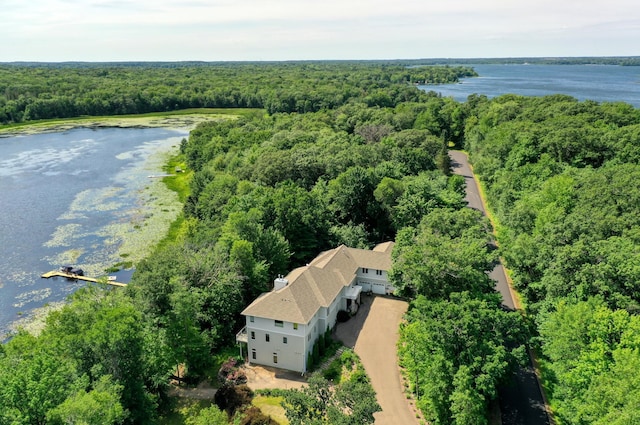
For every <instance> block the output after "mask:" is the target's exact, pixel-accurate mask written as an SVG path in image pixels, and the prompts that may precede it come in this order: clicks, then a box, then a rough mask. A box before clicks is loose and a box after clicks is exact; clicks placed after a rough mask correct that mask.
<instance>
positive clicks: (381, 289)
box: [371, 283, 387, 295]
mask: <svg viewBox="0 0 640 425" xmlns="http://www.w3.org/2000/svg"><path fill="white" fill-rule="evenodd" d="M371 291H372V292H373V293H374V294H380V295H385V294H386V293H387V285H385V284H384V283H374V284H373V285H372V287H371Z"/></svg>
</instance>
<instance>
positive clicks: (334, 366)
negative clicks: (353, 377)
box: [322, 359, 342, 384]
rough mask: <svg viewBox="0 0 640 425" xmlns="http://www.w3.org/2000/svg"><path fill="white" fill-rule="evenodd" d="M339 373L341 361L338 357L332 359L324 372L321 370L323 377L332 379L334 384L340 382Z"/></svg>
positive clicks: (340, 371)
mask: <svg viewBox="0 0 640 425" xmlns="http://www.w3.org/2000/svg"><path fill="white" fill-rule="evenodd" d="M341 375H342V361H341V360H340V359H335V360H334V361H332V362H331V364H330V365H329V367H327V368H326V369H325V370H324V372H322V376H324V379H326V380H328V381H333V382H334V383H336V384H337V383H339V382H340V376H341Z"/></svg>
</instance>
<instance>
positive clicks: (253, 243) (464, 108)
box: [0, 63, 640, 425]
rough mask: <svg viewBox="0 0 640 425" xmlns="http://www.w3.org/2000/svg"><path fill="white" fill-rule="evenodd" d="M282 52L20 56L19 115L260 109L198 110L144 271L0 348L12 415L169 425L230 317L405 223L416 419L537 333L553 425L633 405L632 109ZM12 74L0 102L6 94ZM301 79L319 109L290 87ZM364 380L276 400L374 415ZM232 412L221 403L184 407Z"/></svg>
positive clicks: (228, 329) (294, 413)
mask: <svg viewBox="0 0 640 425" xmlns="http://www.w3.org/2000/svg"><path fill="white" fill-rule="evenodd" d="M271 66H274V65H270V64H265V65H264V68H262V66H260V65H259V64H247V65H245V66H241V67H239V68H236V67H234V66H230V65H228V66H223V67H221V68H216V69H215V73H214V70H213V68H211V67H209V66H202V67H201V66H195V65H193V66H192V65H189V67H184V66H182V65H180V66H176V67H175V68H177V69H179V70H180V72H179V73H178V74H172V72H173V70H174V69H173V68H172V67H161V66H159V67H157V69H152V70H149V69H147V67H146V65H144V64H143V65H141V66H140V72H141V73H140V74H137V72H138V69H137V67H127V66H122V67H112V68H102V67H97V66H96V67H71V68H69V69H67V68H66V67H61V68H54V69H53V70H52V72H51V76H50V77H49V78H47V79H44V77H43V76H44V75H45V74H47V73H48V72H49V70H47V69H45V68H42V67H40V68H38V67H35V68H34V69H31V67H26V68H24V69H27V71H28V72H25V75H24V77H23V78H24V80H22V81H24V83H25V84H24V85H23V86H22V88H20V87H19V88H16V89H15V90H16V91H15V93H16V95H15V99H12V100H9V99H8V98H7V100H6V101H5V103H4V104H2V102H1V101H0V105H4V106H3V107H4V111H5V117H7V119H6V120H5V121H6V122H11V123H16V122H19V121H23V120H25V119H27V118H28V119H36V118H35V116H32V115H31V112H29V111H31V109H29V110H27V108H26V107H27V105H30V104H35V103H37V102H38V101H39V100H38V99H40V100H43V99H46V98H47V97H49V98H51V99H58V100H60V99H62V98H65V97H67V98H69V99H76V97H77V98H78V99H89V98H91V95H90V93H97V92H100V93H103V95H104V96H107V94H106V93H116V92H118V90H122V94H123V95H125V94H126V96H125V97H122V98H121V99H124V98H127V99H130V97H127V96H129V95H131V94H132V93H136V94H137V95H138V96H140V97H141V98H143V99H146V100H145V101H146V102H150V101H151V98H152V96H150V94H151V93H153V92H156V93H159V94H158V97H156V99H158V101H157V103H154V104H155V105H157V107H158V108H160V107H162V108H169V109H173V108H176V109H179V108H182V107H187V106H190V107H191V106H211V105H216V104H211V105H196V104H188V105H187V104H183V103H180V104H178V103H174V102H173V101H170V102H169V103H163V102H165V100H166V99H169V98H170V96H169V94H171V96H173V95H174V94H176V93H184V94H185V97H184V99H195V98H198V95H195V94H194V93H200V94H202V95H203V96H204V93H209V94H211V93H214V92H217V91H221V92H223V91H225V90H229V91H230V93H236V92H235V91H234V90H238V92H237V93H240V92H242V93H249V92H250V91H251V90H254V92H253V93H254V95H255V98H254V99H256V100H255V103H253V104H251V106H252V107H262V108H264V112H257V113H255V114H246V115H244V116H242V117H240V118H237V119H229V120H218V121H215V122H208V123H203V124H200V125H199V126H198V127H197V128H195V129H194V130H193V131H192V132H191V134H190V136H189V138H188V139H184V140H183V141H182V143H181V146H180V152H179V156H178V157H177V158H176V160H177V161H181V162H182V163H183V164H184V167H183V168H184V169H185V170H187V175H188V178H189V187H188V190H187V192H188V193H186V196H185V198H184V210H183V213H182V217H181V218H180V226H181V227H180V231H179V232H177V234H178V236H177V237H175V239H174V240H172V241H169V242H167V243H163V244H161V245H160V246H159V247H158V249H157V250H156V251H155V252H154V254H153V255H151V256H150V257H149V258H147V259H146V260H144V261H143V262H141V263H140V264H138V265H137V266H136V272H135V274H134V277H133V281H132V283H131V284H130V285H129V286H128V287H127V288H126V290H124V291H105V290H103V289H102V288H99V287H88V288H86V289H83V290H80V291H78V292H77V293H75V294H74V295H73V296H72V297H71V300H70V302H69V303H68V304H67V305H66V306H65V307H64V308H63V309H62V310H61V311H59V312H55V313H53V314H51V315H50V317H49V318H48V321H47V326H46V328H45V330H44V331H43V332H42V334H40V335H39V336H32V335H29V334H26V333H19V334H17V335H15V336H14V337H13V338H12V339H11V341H10V342H8V343H7V344H4V345H2V346H0V424H5V423H7V424H36V423H37V424H42V423H51V424H63V423H74V421H75V423H91V424H93V423H100V424H108V423H111V424H120V423H136V424H137V423H141V424H142V423H157V422H158V421H159V420H160V418H162V417H163V415H164V414H165V413H166V412H167V411H168V410H170V409H171V408H172V407H171V398H170V397H169V396H168V382H169V379H170V378H171V377H174V378H175V377H176V375H178V377H179V378H180V379H181V380H183V381H184V382H187V383H196V382H199V381H200V380H202V379H215V375H216V374H217V373H218V370H217V368H216V366H217V365H216V355H217V354H218V353H223V352H225V350H226V349H227V348H228V347H229V346H231V345H232V344H233V342H234V336H235V332H236V331H237V330H238V329H239V328H240V327H241V326H242V322H241V316H240V312H241V311H242V310H243V309H244V307H245V306H246V305H247V304H248V303H249V302H250V301H251V300H253V299H254V298H255V297H256V296H257V295H259V294H260V293H262V292H264V291H266V290H269V288H270V286H269V285H270V282H271V281H272V279H273V277H274V276H277V275H278V274H286V273H287V272H288V271H289V270H291V269H292V268H293V267H296V266H299V265H301V264H305V263H306V262H307V261H308V260H310V259H311V258H313V257H314V256H315V255H316V254H317V253H318V252H320V251H322V250H325V249H329V248H333V247H335V246H337V245H339V244H345V245H348V246H352V247H362V248H367V247H371V246H373V245H375V244H376V243H378V242H382V241H386V240H395V241H396V247H395V249H394V252H393V267H392V271H391V273H390V275H391V279H392V280H393V283H394V285H395V287H396V288H397V290H398V291H397V295H398V296H401V297H404V298H405V299H407V300H408V301H409V303H410V307H409V311H408V313H407V316H406V321H405V323H404V324H403V325H402V327H401V329H400V343H399V346H398V355H399V359H400V364H401V367H402V369H403V371H404V374H405V376H406V378H407V379H408V381H409V384H410V386H409V389H408V390H409V391H410V392H411V393H412V395H413V397H414V398H415V399H416V403H417V406H418V407H419V408H420V410H421V412H422V414H423V416H424V418H425V419H426V420H427V421H429V422H430V423H433V424H457V425H462V424H483V423H488V422H487V421H488V409H489V405H490V403H491V402H492V401H494V400H495V399H496V397H497V396H498V391H497V389H498V388H499V387H500V386H501V385H502V384H504V383H505V382H507V381H508V380H509V378H510V376H511V374H512V372H513V371H514V369H515V368H516V367H517V366H518V365H519V364H521V363H522V362H523V361H524V360H525V359H526V348H527V347H531V348H533V349H534V350H535V351H536V352H537V353H538V355H539V357H540V361H541V364H542V367H543V377H544V385H545V388H546V390H547V393H548V394H547V395H548V396H549V398H550V402H551V405H552V408H553V410H554V413H555V415H556V417H557V419H558V420H559V422H560V423H567V424H605V423H614V424H616V423H617V424H627V423H635V422H638V421H639V420H640V416H639V415H640V413H638V412H640V405H639V404H638V403H639V400H640V376H639V375H638V374H637V370H638V367H639V366H640V320H639V319H638V312H639V311H640V309H639V305H638V303H639V301H640V287H639V286H638V285H639V283H638V282H640V280H639V279H638V278H639V277H640V276H639V274H640V249H639V248H638V246H639V245H638V243H639V242H640V227H639V226H640V222H638V220H640V219H639V218H638V217H640V214H639V211H638V209H639V207H638V206H639V205H640V199H638V198H639V197H640V192H639V191H638V190H637V188H638V185H637V183H636V182H637V179H636V178H635V177H636V175H640V168H639V167H640V165H639V164H638V161H639V160H640V112H639V111H638V110H636V109H634V108H633V107H631V106H629V105H626V104H622V103H603V104H598V103H595V102H591V101H584V102H579V101H577V100H575V99H573V98H571V97H568V96H562V95H556V96H548V97H543V98H527V97H521V96H514V95H506V96H501V97H498V98H495V99H492V100H490V99H487V98H486V97H484V96H477V95H473V96H470V97H469V99H468V100H467V101H466V102H464V103H459V102H456V101H454V100H452V99H448V98H441V97H439V96H438V95H436V94H435V93H433V92H431V93H425V92H424V91H421V90H419V89H418V88H417V87H415V84H413V83H415V82H417V81H418V80H420V79H427V78H429V79H431V78H432V77H431V76H433V75H441V74H440V73H441V72H442V73H445V74H442V75H448V73H450V72H452V70H453V68H448V67H447V68H440V67H436V68H431V67H421V68H406V69H404V68H402V67H399V66H397V65H394V66H390V65H386V64H362V63H355V64H344V63H338V64H322V65H318V64H280V65H277V66H278V68H277V69H278V70H279V71H278V73H277V74H274V73H273V70H274V69H275V68H271ZM333 66H335V68H333ZM7 69H8V68H6V67H4V68H0V71H3V72H10V71H12V69H13V68H10V69H9V71H7ZM16 69H17V68H16ZM20 69H22V68H20ZM187 69H190V71H188V72H187ZM403 72H406V74H405V73H403ZM414 72H415V74H413V73H414ZM456 72H457V71H456ZM460 72H462V71H460ZM464 72H465V73H466V72H468V71H467V70H465V71H464ZM38 73H40V74H41V75H40V76H38ZM217 73H219V74H221V75H222V76H223V77H220V76H215V77H214V76H213V74H217ZM127 74H128V75H129V77H126V78H129V79H130V81H131V83H130V84H129V85H128V86H127V87H125V86H124V85H123V81H126V79H125V77H124V75H127ZM187 74H189V77H187ZM454 74H455V73H454ZM65 75H66V76H67V77H68V84H69V86H73V88H72V89H70V90H71V92H69V93H70V94H66V93H64V92H63V91H60V92H55V90H53V89H52V87H56V86H55V84H53V83H52V81H56V79H58V80H60V79H63V78H64V76H65ZM110 75H113V78H111V77H110ZM142 75H144V76H145V78H141V77H140V76H142ZM154 75H155V76H154ZM172 75H173V76H174V77H171V76H172ZM455 75H458V76H459V75H462V74H455ZM139 77H140V78H139ZM3 78H4V77H3ZM3 78H0V85H2V84H5V86H3V91H0V93H2V92H4V93H5V98H6V94H7V93H8V92H11V90H13V89H12V88H11V84H9V83H8V82H3V81H7V80H5V79H3ZM21 78H22V77H21ZM216 78H220V79H217V80H216ZM448 78H451V77H448ZM160 80H162V81H163V83H162V84H161V83H160V82H159V81H160ZM198 81H200V83H199V84H196V82H198ZM243 81H244V82H245V83H246V82H247V81H252V82H253V81H255V82H257V81H260V84H251V83H249V84H243V83H242V82H243ZM74 82H75V83H74ZM81 82H82V83H81ZM154 84H155V85H154ZM165 84H166V85H165ZM145 87H146V89H145V90H146V91H145V90H142V88H145ZM76 90H77V91H76ZM187 93H189V94H190V95H189V96H187V95H186V94H187ZM296 93H298V94H299V95H300V96H302V97H300V98H297V97H296V96H297V94H296ZM191 94H193V96H191ZM165 95H166V97H165ZM269 96H271V97H269ZM107 97H108V96H107ZM205 97H206V96H204V97H202V98H205ZM232 97H233V96H232ZM311 97H314V99H315V100H314V101H312V102H311V104H310V105H312V106H309V109H305V108H306V106H304V105H306V104H307V103H305V102H306V101H300V102H298V100H296V99H303V98H304V99H310V98H311ZM96 98H99V96H98V97H96ZM275 98H278V99H280V100H282V99H285V98H286V99H289V100H290V102H289V101H286V102H284V104H286V105H288V106H287V107H285V108H284V109H282V110H281V109H278V108H279V107H280V106H282V105H284V104H283V103H281V102H280V100H279V101H278V102H280V103H278V102H276V103H269V102H270V101H269V100H268V99H275ZM18 99H23V101H24V109H23V110H22V115H21V116H20V117H19V118H20V119H14V118H12V117H13V115H9V114H7V112H6V111H8V109H7V105H8V104H9V103H10V102H13V103H12V105H14V106H15V105H17V103H16V102H17V101H18ZM163 99H164V100H163ZM237 99H245V98H244V97H242V96H240V97H238V98H236V100H237ZM292 99H293V100H292ZM74 102H75V100H74ZM172 102H173V105H172ZM261 102H266V103H261ZM45 103H46V102H45ZM125 103H126V102H125ZM52 104H56V103H55V102H52ZM160 105H162V106H160ZM270 105H271V106H273V105H280V106H277V107H275V108H272V107H270ZM220 106H222V105H220ZM224 106H225V107H242V106H249V105H248V104H242V103H231V104H226V105H224ZM11 107H13V106H11ZM288 107H291V109H287V108H288ZM298 108H300V109H298ZM71 110H73V109H70V111H71ZM15 111H18V110H15ZM73 111H74V112H73V113H74V114H79V112H78V110H73ZM105 111H110V112H98V113H99V114H104V113H133V112H142V111H130V110H126V111H125V110H116V109H108V108H107V109H106V110H105ZM27 112H29V114H28V115H27ZM60 114H62V113H60ZM18 115H19V114H18ZM18 115H16V118H17V117H18ZM25 116H26V117H25ZM54 116H55V114H54ZM59 116H65V115H59ZM451 147H454V148H459V149H465V150H467V151H468V152H469V154H470V158H471V160H472V162H473V165H474V169H475V172H476V173H477V175H478V176H479V178H480V179H481V181H482V184H483V186H484V188H485V192H486V195H487V200H488V203H489V207H490V209H491V211H492V212H493V215H494V218H495V220H494V223H495V230H496V233H497V239H498V242H499V246H500V248H499V250H498V251H496V250H495V249H493V247H494V240H493V238H494V236H493V234H492V230H493V229H492V225H491V223H490V222H489V221H488V220H487V219H485V218H483V217H482V216H481V214H480V213H478V212H477V211H475V210H472V209H469V208H466V206H465V205H466V204H465V201H464V179H463V178H462V177H460V176H454V175H451V173H450V163H449V157H448V155H447V150H448V149H449V148H451ZM498 256H500V257H502V258H504V260H505V261H506V263H507V266H508V267H509V268H510V270H511V274H512V278H513V282H514V285H515V287H516V289H517V290H518V291H519V293H520V295H521V297H522V302H523V304H524V307H525V311H524V313H525V314H521V313H520V312H513V311H507V310H505V309H503V308H502V307H501V305H500V304H501V303H500V298H499V295H498V294H497V293H496V292H495V291H494V289H493V282H492V281H491V280H490V279H489V277H488V275H487V271H489V270H490V269H491V268H492V267H493V264H494V263H495V261H497V258H498ZM116 319H117V320H116ZM365 383H366V379H365V378H362V379H360V380H357V381H354V382H352V383H351V384H350V385H345V389H344V391H346V393H345V392H343V390H340V391H339V392H338V395H340V396H341V397H342V396H344V397H345V398H344V399H343V400H342V401H341V400H332V401H331V403H329V404H327V403H324V405H325V406H329V405H331V406H342V407H339V408H336V409H325V410H326V411H325V410H322V409H320V408H318V409H319V410H316V411H314V412H312V413H313V415H309V412H306V413H304V412H302V413H304V414H302V413H301V406H303V405H305V404H308V403H314V405H317V404H318V403H320V404H322V403H321V402H322V400H323V399H322V398H321V397H322V394H325V395H326V394H328V393H327V383H326V382H325V381H322V380H321V379H319V378H314V379H313V381H312V385H311V387H310V388H311V390H307V391H306V392H304V393H299V394H293V395H290V396H288V398H286V400H287V401H286V402H285V403H284V405H285V409H288V411H287V415H288V417H289V418H290V419H291V423H300V424H322V423H345V424H348V423H372V422H373V416H372V414H373V412H372V411H370V410H366V409H360V408H357V407H356V406H353V407H349V409H345V408H344V404H341V403H344V400H353V399H354V398H355V399H358V397H357V396H356V397H354V396H353V394H354V393H351V392H349V391H356V392H357V393H358V394H361V395H362V397H361V398H362V399H363V400H370V399H369V398H367V397H371V393H370V390H368V389H367V388H366V385H364V384H365ZM361 384H362V385H361ZM315 390H317V391H316V392H315V393H314V392H313V391H315ZM345 410H351V411H352V412H358V414H357V415H356V414H355V413H354V414H353V415H351V416H349V415H344V412H345ZM318 412H320V413H322V414H321V415H318V414H317V413H318ZM227 413H229V412H227ZM243 414H244V413H243V411H242V410H239V411H234V412H233V414H232V415H231V416H227V415H225V414H222V413H220V411H218V410H217V408H215V407H213V408H212V409H205V410H203V411H202V412H201V413H200V415H201V416H202V417H196V418H195V419H194V422H193V423H208V422H207V419H206V417H207V415H211V416H212V417H216V418H218V419H215V420H216V421H218V420H220V421H221V422H214V420H213V419H211V420H210V421H209V422H211V423H225V421H227V419H229V420H236V421H240V420H244V419H242V418H243ZM220 415H222V416H220ZM305 415H306V416H305ZM329 417H330V418H331V421H330V420H329ZM219 418H222V419H219ZM245 419H246V418H245ZM196 420H201V422H196ZM243 423H251V422H250V421H248V419H247V421H245V422H243ZM255 423H258V422H255Z"/></svg>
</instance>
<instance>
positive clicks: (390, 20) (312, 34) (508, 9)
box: [0, 0, 640, 61]
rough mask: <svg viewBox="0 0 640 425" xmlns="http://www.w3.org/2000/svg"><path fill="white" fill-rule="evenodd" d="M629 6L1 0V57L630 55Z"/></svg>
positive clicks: (637, 31)
mask: <svg viewBox="0 0 640 425" xmlns="http://www.w3.org/2000/svg"><path fill="white" fill-rule="evenodd" d="M629 17H631V18H629ZM633 17H640V5H639V4H637V2H636V1H635V0H634V1H633V2H632V1H629V0H611V1H609V2H608V3H607V4H606V7H604V6H603V4H602V2H599V1H595V0H586V1H584V2H578V1H576V0H568V1H558V0H536V1H533V2H515V1H509V0H449V1H426V0H395V1H393V2H391V1H389V0H324V1H310V0H213V1H198V0H191V1H177V0H154V1H151V0H139V1H128V0H86V1H81V0H30V1H27V2H25V1H17V0H0V20H1V21H2V22H3V24H2V25H1V26H0V37H2V40H5V41H8V42H7V43H5V45H4V46H3V47H1V48H0V61H12V60H42V61H56V60H189V59H194V60H196V59H197V60H252V59H276V60H277V59H314V58H316V59H327V58H399V57H435V56H438V57H441V56H447V57H462V56H464V57H472V56H473V57H483V56H484V57H487V56H514V55H516V56H528V55H534V54H537V55H544V56H553V55H566V54H567V53H566V52H567V51H578V50H579V51H580V52H582V53H580V54H584V55H588V54H594V55H595V54H597V55H601V54H608V53H606V52H604V53H603V52H602V50H603V44H604V43H605V41H606V43H607V45H608V46H609V47H610V49H611V52H612V53H610V54H626V55H638V54H640V51H639V50H638V49H639V48H638V47H637V46H636V43H635V42H634V41H635V40H638V39H640V38H639V37H640V20H639V19H638V18H635V19H633ZM554 40H556V42H555V43H554ZM586 40H590V41H589V42H590V43H591V45H592V46H594V47H593V53H589V52H590V50H589V45H588V43H587V42H586ZM594 40H596V41H598V40H602V41H603V42H602V43H594ZM596 44H597V45H598V46H597V49H596V46H595V45H596ZM596 50H597V51H596ZM604 50H606V49H604ZM614 52H615V53H614Z"/></svg>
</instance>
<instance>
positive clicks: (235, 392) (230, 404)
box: [214, 383, 253, 416]
mask: <svg viewBox="0 0 640 425" xmlns="http://www.w3.org/2000/svg"><path fill="white" fill-rule="evenodd" d="M251 399H253V391H251V389H250V388H249V387H247V386H246V385H233V384H229V383H225V384H224V385H223V386H222V387H220V388H219V389H218V391H216V395H215V397H214V401H215V403H216V405H217V406H218V407H219V408H220V410H224V411H225V412H227V414H228V415H229V416H233V414H234V413H235V412H236V410H238V409H239V408H240V407H242V406H244V405H245V404H249V403H251Z"/></svg>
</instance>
